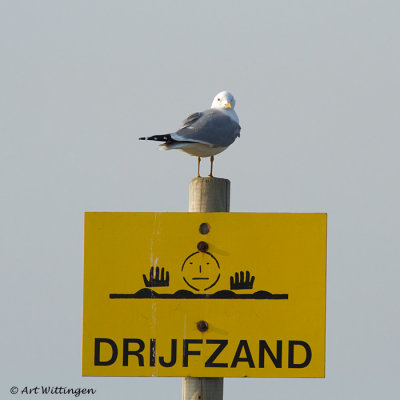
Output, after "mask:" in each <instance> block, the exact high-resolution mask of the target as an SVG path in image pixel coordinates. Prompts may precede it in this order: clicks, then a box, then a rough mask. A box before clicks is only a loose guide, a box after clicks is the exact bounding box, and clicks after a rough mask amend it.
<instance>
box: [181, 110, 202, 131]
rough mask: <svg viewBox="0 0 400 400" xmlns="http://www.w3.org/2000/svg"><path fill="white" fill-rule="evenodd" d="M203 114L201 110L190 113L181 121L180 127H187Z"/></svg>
mask: <svg viewBox="0 0 400 400" xmlns="http://www.w3.org/2000/svg"><path fill="white" fill-rule="evenodd" d="M202 115H203V114H202V113H201V112H196V113H193V114H190V115H189V116H188V117H187V118H186V119H185V120H184V121H183V123H182V128H181V129H183V128H187V127H189V126H191V125H192V124H193V123H194V122H195V121H197V120H198V119H199V118H200V117H201V116H202Z"/></svg>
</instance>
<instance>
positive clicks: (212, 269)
mask: <svg viewBox="0 0 400 400" xmlns="http://www.w3.org/2000/svg"><path fill="white" fill-rule="evenodd" d="M182 274H183V280H184V281H185V282H186V284H187V285H189V286H190V287H191V288H192V289H194V290H196V291H204V290H208V289H210V288H212V287H213V286H214V285H215V284H216V283H217V282H218V280H219V277H220V268H219V264H218V261H217V259H216V258H215V257H214V256H213V255H212V254H211V253H208V252H200V251H197V252H196V253H193V254H191V255H190V256H189V257H188V258H186V260H185V261H184V263H183V266H182Z"/></svg>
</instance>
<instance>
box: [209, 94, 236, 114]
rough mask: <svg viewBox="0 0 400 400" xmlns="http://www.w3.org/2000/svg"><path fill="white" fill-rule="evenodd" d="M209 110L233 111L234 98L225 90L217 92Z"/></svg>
mask: <svg viewBox="0 0 400 400" xmlns="http://www.w3.org/2000/svg"><path fill="white" fill-rule="evenodd" d="M211 108H218V109H220V110H230V109H231V110H233V109H234V108H235V98H234V97H233V95H232V94H231V93H229V92H227V91H226V90H224V91H222V92H219V93H218V94H217V95H216V96H215V97H214V100H213V102H212V104H211Z"/></svg>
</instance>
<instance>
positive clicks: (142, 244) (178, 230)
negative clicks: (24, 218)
mask: <svg viewBox="0 0 400 400" xmlns="http://www.w3.org/2000/svg"><path fill="white" fill-rule="evenodd" d="M84 264H85V265H84V312H83V354H82V371H83V372H82V373H83V375H85V376H197V377H242V376H248V377H324V373H325V372H324V370H325V284H326V214H259V213H86V215H85V262H84Z"/></svg>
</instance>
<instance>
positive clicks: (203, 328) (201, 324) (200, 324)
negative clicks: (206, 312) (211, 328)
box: [197, 321, 208, 332]
mask: <svg viewBox="0 0 400 400" xmlns="http://www.w3.org/2000/svg"><path fill="white" fill-rule="evenodd" d="M197 329H198V330H199V331H200V332H205V331H206V330H208V323H207V322H206V321H199V322H198V323H197Z"/></svg>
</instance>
